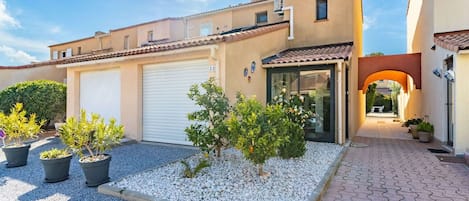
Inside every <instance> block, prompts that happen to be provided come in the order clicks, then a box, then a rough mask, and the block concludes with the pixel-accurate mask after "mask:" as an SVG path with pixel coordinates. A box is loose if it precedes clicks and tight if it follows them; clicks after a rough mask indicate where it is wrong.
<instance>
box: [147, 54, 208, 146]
mask: <svg viewBox="0 0 469 201" xmlns="http://www.w3.org/2000/svg"><path fill="white" fill-rule="evenodd" d="M208 69H209V63H208V61H207V60H195V61H184V62H174V63H164V64H153V65H145V66H144V67H143V140H144V141H153V142H163V143H171V144H184V145H192V143H191V142H189V141H188V140H187V137H186V133H185V132H184V129H185V128H186V127H187V126H189V125H190V122H189V121H188V120H187V114H188V113H190V112H193V111H196V110H198V107H197V106H196V105H195V104H194V102H193V101H192V100H190V99H189V98H188V97H187V93H188V92H189V88H190V86H191V85H193V84H200V83H202V82H205V81H207V79H208Z"/></svg>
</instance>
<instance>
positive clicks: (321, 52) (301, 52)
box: [262, 42, 353, 64]
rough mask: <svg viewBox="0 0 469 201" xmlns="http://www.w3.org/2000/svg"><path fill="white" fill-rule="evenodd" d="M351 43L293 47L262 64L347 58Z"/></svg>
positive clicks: (264, 60)
mask: <svg viewBox="0 0 469 201" xmlns="http://www.w3.org/2000/svg"><path fill="white" fill-rule="evenodd" d="M352 47H353V43H352V42H349V43H340V44H330V45H321V46H312V47H302V48H294V49H288V50H285V51H282V52H280V53H278V54H276V55H273V56H271V57H268V58H265V59H263V60H262V63H263V64H287V63H298V62H311V61H323V60H333V59H348V58H349V57H350V55H351V54H352Z"/></svg>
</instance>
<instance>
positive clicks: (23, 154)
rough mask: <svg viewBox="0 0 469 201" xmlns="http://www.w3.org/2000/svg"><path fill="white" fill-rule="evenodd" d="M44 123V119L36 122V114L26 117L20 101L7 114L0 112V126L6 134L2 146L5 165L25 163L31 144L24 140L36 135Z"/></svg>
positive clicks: (14, 165) (15, 165) (22, 164)
mask: <svg viewBox="0 0 469 201" xmlns="http://www.w3.org/2000/svg"><path fill="white" fill-rule="evenodd" d="M44 123H45V121H44V120H42V121H40V122H36V114H31V115H29V118H28V117H26V111H25V110H23V104H22V103H16V104H15V105H14V106H13V108H11V110H10V114H8V115H6V114H4V113H1V112H0V128H1V129H2V130H3V131H4V132H5V134H6V141H5V144H4V145H3V147H2V151H3V153H5V157H6V159H7V162H8V163H7V164H6V167H8V168H12V167H20V166H24V165H26V163H27V161H28V154H29V148H30V147H31V145H30V144H26V143H25V142H24V141H25V140H28V139H31V138H34V137H37V135H38V134H39V132H40V131H41V127H42V125H44Z"/></svg>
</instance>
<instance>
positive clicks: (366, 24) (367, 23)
mask: <svg viewBox="0 0 469 201" xmlns="http://www.w3.org/2000/svg"><path fill="white" fill-rule="evenodd" d="M375 22H376V18H375V17H370V16H363V31H366V30H368V29H369V28H371V27H372V26H374V25H375Z"/></svg>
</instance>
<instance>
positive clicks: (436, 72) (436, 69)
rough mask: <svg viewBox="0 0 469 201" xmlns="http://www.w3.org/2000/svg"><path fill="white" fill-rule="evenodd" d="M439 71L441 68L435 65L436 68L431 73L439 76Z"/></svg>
mask: <svg viewBox="0 0 469 201" xmlns="http://www.w3.org/2000/svg"><path fill="white" fill-rule="evenodd" d="M441 71H442V68H440V67H436V68H434V69H433V71H432V72H433V75H435V76H437V77H439V78H441Z"/></svg>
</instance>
